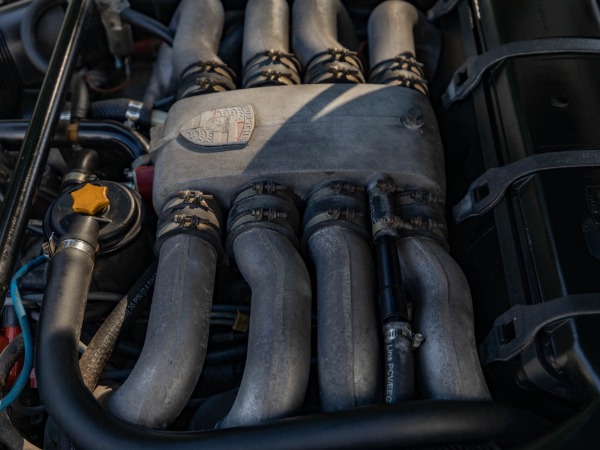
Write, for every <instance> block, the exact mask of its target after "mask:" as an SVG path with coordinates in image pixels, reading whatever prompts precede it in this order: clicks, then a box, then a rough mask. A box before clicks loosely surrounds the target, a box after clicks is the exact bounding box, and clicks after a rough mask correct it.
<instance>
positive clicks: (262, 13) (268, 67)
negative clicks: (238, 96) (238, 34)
mask: <svg viewBox="0 0 600 450" xmlns="http://www.w3.org/2000/svg"><path fill="white" fill-rule="evenodd" d="M289 24H290V9H289V6H288V2H287V0H250V1H249V2H248V4H247V6H246V17H245V19H244V45H243V50H242V61H243V63H244V87H246V88H248V87H257V86H281V85H292V84H300V75H299V74H298V72H299V70H300V67H299V64H298V62H297V61H296V59H295V58H294V56H293V55H292V54H290V38H289V34H290V25H289Z"/></svg>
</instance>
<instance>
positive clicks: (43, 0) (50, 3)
mask: <svg viewBox="0 0 600 450" xmlns="http://www.w3.org/2000/svg"><path fill="white" fill-rule="evenodd" d="M64 3H66V1H65V0H32V1H31V3H30V4H29V5H28V6H27V8H26V9H25V14H24V15H23V19H22V21H21V43H22V45H23V51H25V54H26V55H27V57H28V58H29V60H30V61H31V63H32V64H33V65H34V66H35V68H36V69H37V70H39V71H40V72H42V73H46V71H47V70H48V60H47V59H46V57H45V56H44V55H43V54H42V53H41V52H40V50H39V48H38V45H37V43H36V36H35V28H36V25H37V22H38V20H40V18H41V17H42V15H43V14H44V13H45V12H46V11H47V10H49V9H50V8H52V7H54V6H58V5H62V4H64Z"/></svg>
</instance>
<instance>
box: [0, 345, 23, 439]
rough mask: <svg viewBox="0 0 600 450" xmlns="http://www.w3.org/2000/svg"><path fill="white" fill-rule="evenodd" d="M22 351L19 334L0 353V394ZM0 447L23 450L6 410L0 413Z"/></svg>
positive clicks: (19, 436) (18, 435)
mask: <svg viewBox="0 0 600 450" xmlns="http://www.w3.org/2000/svg"><path fill="white" fill-rule="evenodd" d="M24 351H25V346H24V344H23V336H22V335H20V334H19V335H18V336H17V337H15V338H14V339H13V340H12V341H11V342H10V343H9V344H8V345H7V346H6V348H5V349H4V350H3V351H2V353H0V392H2V390H3V389H4V386H5V381H6V378H7V377H8V374H9V373H10V371H11V369H12V368H13V366H14V365H15V364H16V363H17V361H19V359H20V358H21V356H23V353H24ZM0 447H2V448H6V449H8V450H21V449H22V448H23V438H22V437H21V435H20V434H19V432H18V431H17V429H16V428H15V427H14V426H13V424H12V422H11V421H10V418H9V417H8V412H7V411H6V410H4V411H0Z"/></svg>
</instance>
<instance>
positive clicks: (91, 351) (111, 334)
mask: <svg viewBox="0 0 600 450" xmlns="http://www.w3.org/2000/svg"><path fill="white" fill-rule="evenodd" d="M155 282H156V263H153V264H152V265H151V266H150V267H149V268H148V269H146V271H145V272H144V274H143V275H142V276H141V277H140V279H139V280H138V281H136V283H135V284H134V285H133V286H132V287H131V289H130V290H129V292H128V293H127V295H125V297H123V299H122V300H121V301H120V302H119V303H118V304H117V306H115V308H114V309H113V311H112V312H111V313H110V315H109V316H108V317H107V319H106V320H105V321H104V323H103V324H102V326H101V327H100V329H99V330H98V331H97V332H96V334H95V335H94V337H93V338H92V340H91V341H90V343H89V344H88V347H87V349H86V351H85V352H84V353H83V356H82V357H81V359H80V360H79V367H80V369H81V376H82V377H83V382H84V383H85V385H86V386H87V388H88V389H89V390H90V392H94V389H95V388H96V385H97V384H98V379H99V377H100V374H101V373H102V371H103V370H104V366H105V365H106V362H107V361H108V359H109V358H110V356H111V354H112V352H113V350H114V348H115V345H116V343H117V339H118V338H119V336H120V335H122V333H123V331H125V330H126V329H127V328H129V327H130V326H131V325H132V324H133V322H134V321H135V317H136V316H138V315H139V314H140V313H141V311H142V310H143V309H144V308H145V307H146V305H147V304H148V301H149V300H150V298H151V295H152V291H153V288H154V283H155Z"/></svg>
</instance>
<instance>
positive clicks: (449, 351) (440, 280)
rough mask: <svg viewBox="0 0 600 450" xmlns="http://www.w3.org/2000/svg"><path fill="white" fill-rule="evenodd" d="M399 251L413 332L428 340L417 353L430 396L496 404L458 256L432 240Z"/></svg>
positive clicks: (404, 244)
mask: <svg viewBox="0 0 600 450" xmlns="http://www.w3.org/2000/svg"><path fill="white" fill-rule="evenodd" d="M398 251H399V256H400V262H401V265H402V273H403V275H404V283H405V288H406V292H407V294H408V296H409V297H410V298H412V299H414V303H413V305H414V313H413V329H414V331H415V332H418V333H421V334H422V335H423V336H424V338H425V341H424V342H423V344H422V345H421V347H420V348H419V349H418V350H417V351H416V352H415V358H416V363H417V364H416V366H417V377H418V379H419V386H420V388H421V391H422V392H423V395H424V396H425V398H428V399H436V400H482V401H485V400H490V399H491V396H490V393H489V391H488V388H487V385H486V382H485V378H484V377H483V371H482V369H481V365H480V363H479V357H478V356H477V347H476V344H475V332H474V328H473V305H472V301H471V292H470V290H469V284H468V283H467V280H466V279H465V276H464V274H463V272H462V270H461V269H460V267H459V266H458V264H457V263H456V261H454V260H453V259H452V257H451V256H450V255H449V254H448V253H447V252H446V251H445V250H444V249H443V248H442V247H441V246H440V244H439V243H437V242H436V241H434V240H432V239H428V238H422V237H407V238H404V239H401V240H400V241H399V242H398Z"/></svg>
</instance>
